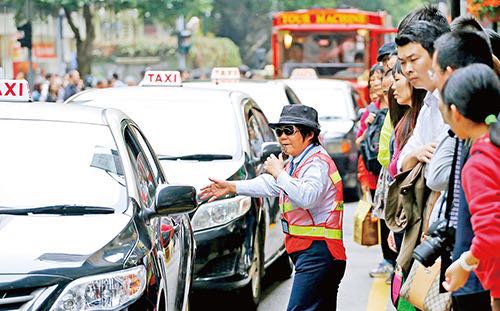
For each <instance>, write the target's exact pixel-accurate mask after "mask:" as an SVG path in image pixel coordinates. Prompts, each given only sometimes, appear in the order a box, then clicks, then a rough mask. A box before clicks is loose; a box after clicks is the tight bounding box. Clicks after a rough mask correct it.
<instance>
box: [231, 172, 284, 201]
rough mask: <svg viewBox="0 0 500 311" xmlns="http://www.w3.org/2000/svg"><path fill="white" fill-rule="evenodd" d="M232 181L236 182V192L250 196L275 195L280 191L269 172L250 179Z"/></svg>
mask: <svg viewBox="0 0 500 311" xmlns="http://www.w3.org/2000/svg"><path fill="white" fill-rule="evenodd" d="M285 174H286V173H285ZM234 183H235V184H236V193H238V194H241V195H247V196H250V197H277V196H279V193H280V188H279V187H278V184H277V183H276V180H275V179H274V177H273V176H271V175H269V174H262V175H259V176H257V177H255V178H253V179H250V180H239V181H235V182H234Z"/></svg>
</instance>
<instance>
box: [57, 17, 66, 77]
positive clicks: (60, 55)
mask: <svg viewBox="0 0 500 311" xmlns="http://www.w3.org/2000/svg"><path fill="white" fill-rule="evenodd" d="M63 24H64V9H63V8H61V9H59V14H58V16H57V23H56V48H57V62H58V63H59V74H60V75H61V77H63V76H64V73H65V72H66V63H65V62H64V41H63V39H64V32H63Z"/></svg>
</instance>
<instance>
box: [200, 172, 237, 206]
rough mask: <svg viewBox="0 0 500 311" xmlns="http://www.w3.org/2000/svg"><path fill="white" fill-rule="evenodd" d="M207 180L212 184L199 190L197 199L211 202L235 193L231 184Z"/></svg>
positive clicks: (234, 187)
mask: <svg viewBox="0 0 500 311" xmlns="http://www.w3.org/2000/svg"><path fill="white" fill-rule="evenodd" d="M209 180H210V181H211V182H212V183H211V184H209V185H207V186H205V187H203V188H201V189H200V193H199V197H200V199H202V200H206V199H208V202H213V201H215V200H217V199H218V198H222V197H224V196H226V195H228V194H233V193H236V185H235V184H234V183H232V182H229V181H226V180H219V179H214V178H209Z"/></svg>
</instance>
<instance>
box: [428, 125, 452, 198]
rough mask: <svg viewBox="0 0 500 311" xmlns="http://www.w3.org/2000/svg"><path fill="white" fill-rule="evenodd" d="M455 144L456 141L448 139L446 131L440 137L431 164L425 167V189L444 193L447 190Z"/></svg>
mask: <svg viewBox="0 0 500 311" xmlns="http://www.w3.org/2000/svg"><path fill="white" fill-rule="evenodd" d="M455 142H456V139H455V138H453V137H450V135H448V132H447V131H446V132H445V133H444V134H443V135H441V136H440V140H439V144H438V145H437V147H436V151H435V152H434V155H433V156H432V159H431V162H430V163H429V165H428V166H427V167H426V172H425V174H426V175H425V177H426V184H427V187H429V188H431V189H432V190H434V191H445V190H446V189H448V183H449V180H450V173H451V164H452V162H453V154H454V153H455Z"/></svg>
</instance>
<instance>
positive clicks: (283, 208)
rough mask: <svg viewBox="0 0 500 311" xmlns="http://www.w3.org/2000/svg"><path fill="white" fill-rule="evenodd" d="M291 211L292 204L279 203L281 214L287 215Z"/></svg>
mask: <svg viewBox="0 0 500 311" xmlns="http://www.w3.org/2000/svg"><path fill="white" fill-rule="evenodd" d="M291 210H293V206H292V202H285V203H281V212H282V213H287V212H290V211H291Z"/></svg>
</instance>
